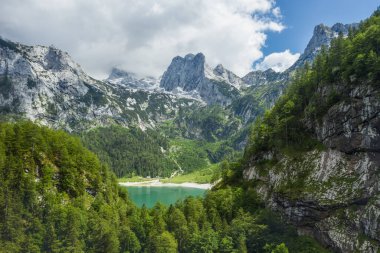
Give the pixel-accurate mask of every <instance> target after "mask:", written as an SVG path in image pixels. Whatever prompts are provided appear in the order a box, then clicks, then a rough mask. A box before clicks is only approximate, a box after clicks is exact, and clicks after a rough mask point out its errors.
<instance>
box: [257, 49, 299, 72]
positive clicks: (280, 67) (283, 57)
mask: <svg viewBox="0 0 380 253" xmlns="http://www.w3.org/2000/svg"><path fill="white" fill-rule="evenodd" d="M299 57H300V54H299V53H295V54H292V53H291V52H290V51H289V49H287V50H285V51H284V52H279V53H272V54H270V55H268V56H266V57H264V59H263V60H262V61H261V62H260V63H258V64H256V66H255V69H258V70H266V69H269V68H272V69H273V70H274V71H276V72H282V71H284V70H286V69H288V68H289V67H290V66H292V65H293V63H295V62H296V61H297V60H298V58H299Z"/></svg>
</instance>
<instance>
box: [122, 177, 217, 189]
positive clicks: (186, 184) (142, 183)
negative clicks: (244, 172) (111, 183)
mask: <svg viewBox="0 0 380 253" xmlns="http://www.w3.org/2000/svg"><path fill="white" fill-rule="evenodd" d="M119 185H121V186H126V187H127V186H152V187H186V188H196V189H205V190H209V189H211V188H212V186H213V185H212V184H198V183H192V182H184V183H163V182H161V181H160V180H159V179H155V180H150V181H140V182H119Z"/></svg>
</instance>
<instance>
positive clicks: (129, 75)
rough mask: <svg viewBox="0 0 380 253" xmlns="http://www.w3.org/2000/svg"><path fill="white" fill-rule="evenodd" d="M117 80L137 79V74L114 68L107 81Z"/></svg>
mask: <svg viewBox="0 0 380 253" xmlns="http://www.w3.org/2000/svg"><path fill="white" fill-rule="evenodd" d="M116 78H128V79H136V74H134V73H131V72H128V71H125V70H122V69H119V68H116V67H114V68H112V69H111V73H110V75H109V76H108V78H107V79H116Z"/></svg>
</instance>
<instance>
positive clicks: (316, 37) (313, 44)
mask: <svg viewBox="0 0 380 253" xmlns="http://www.w3.org/2000/svg"><path fill="white" fill-rule="evenodd" d="M357 26H358V24H357V23H354V24H342V23H336V24H335V25H333V26H332V27H329V26H327V25H324V24H319V25H317V26H315V27H314V31H313V36H312V37H311V39H310V41H309V43H308V44H307V46H306V48H305V51H304V52H303V54H302V55H301V56H300V58H299V59H298V60H297V61H296V62H295V63H294V64H293V66H291V67H290V68H289V69H288V72H291V71H293V70H295V69H296V68H298V67H301V66H303V65H305V63H306V62H307V63H311V62H312V61H313V60H314V58H315V56H316V55H317V54H318V52H319V51H320V50H321V47H322V46H323V45H325V46H329V45H330V42H331V40H332V39H334V38H336V37H338V36H339V34H340V33H341V34H342V35H343V36H347V34H348V32H349V30H350V29H351V28H356V27H357Z"/></svg>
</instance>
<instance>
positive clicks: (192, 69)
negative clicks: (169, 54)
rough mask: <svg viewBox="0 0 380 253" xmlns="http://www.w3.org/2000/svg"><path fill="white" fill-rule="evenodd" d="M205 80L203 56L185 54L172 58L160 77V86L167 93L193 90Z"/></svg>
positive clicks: (200, 54) (199, 54)
mask: <svg viewBox="0 0 380 253" xmlns="http://www.w3.org/2000/svg"><path fill="white" fill-rule="evenodd" d="M204 78H205V56H204V55H203V54H202V53H198V54H196V55H193V54H187V55H186V56H185V57H181V56H176V57H174V58H173V60H172V62H171V64H170V65H169V67H168V69H167V70H166V71H165V73H164V74H163V76H162V79H161V82H160V86H161V87H163V88H164V89H165V90H167V91H172V90H174V89H175V88H181V89H182V90H184V91H191V90H195V89H196V88H197V87H198V86H199V85H200V83H201V82H202V80H203V79H204Z"/></svg>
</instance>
